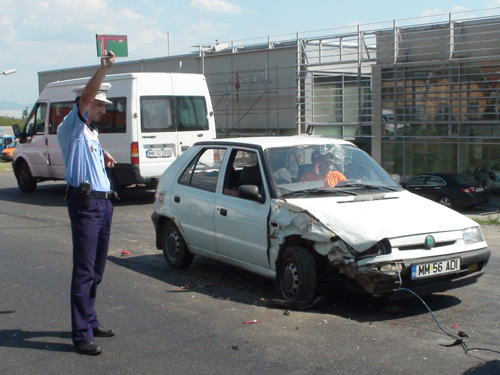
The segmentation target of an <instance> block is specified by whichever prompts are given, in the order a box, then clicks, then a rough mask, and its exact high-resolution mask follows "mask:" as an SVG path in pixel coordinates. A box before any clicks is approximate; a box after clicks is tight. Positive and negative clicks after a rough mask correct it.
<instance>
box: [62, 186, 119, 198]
mask: <svg viewBox="0 0 500 375" xmlns="http://www.w3.org/2000/svg"><path fill="white" fill-rule="evenodd" d="M78 190H79V189H78V188H76V187H73V186H69V185H68V195H69V194H77V193H78ZM114 194H115V193H114V192H112V191H95V190H91V191H90V198H97V199H111V198H113V197H114Z"/></svg>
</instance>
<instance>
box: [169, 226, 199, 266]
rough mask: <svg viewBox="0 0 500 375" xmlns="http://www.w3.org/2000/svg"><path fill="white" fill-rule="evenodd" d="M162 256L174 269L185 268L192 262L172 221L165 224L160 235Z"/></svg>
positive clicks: (191, 257)
mask: <svg viewBox="0 0 500 375" xmlns="http://www.w3.org/2000/svg"><path fill="white" fill-rule="evenodd" d="M162 245H163V246H162V248H163V256H164V257H165V261H166V262H167V264H168V265H169V266H170V267H172V268H175V269H182V268H187V267H189V265H190V264H191V263H192V262H193V254H191V253H190V252H189V250H188V248H187V246H186V243H185V242H184V239H183V238H182V235H181V234H180V232H179V229H178V228H177V227H176V226H175V224H174V223H172V222H169V223H167V224H165V228H164V229H163V236H162Z"/></svg>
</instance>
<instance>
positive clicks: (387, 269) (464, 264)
mask: <svg viewBox="0 0 500 375" xmlns="http://www.w3.org/2000/svg"><path fill="white" fill-rule="evenodd" d="M490 255H491V251H490V250H489V249H488V248H484V249H479V250H474V251H468V252H465V253H461V254H458V255H457V256H456V257H458V258H459V259H460V269H459V270H457V271H455V272H450V273H444V274H438V275H435V276H428V277H422V278H415V277H414V275H412V266H414V265H419V264H423V263H426V264H429V263H439V262H442V261H447V260H449V259H450V256H439V257H429V258H425V259H422V258H419V259H406V260H404V261H395V262H389V263H383V264H382V263H372V264H368V265H363V266H358V265H357V263H355V262H353V263H350V264H347V265H346V267H345V268H344V272H345V274H346V275H347V276H348V277H349V278H350V279H353V280H355V281H357V282H358V283H359V284H360V285H361V286H362V287H363V289H365V290H366V291H367V292H369V293H370V294H372V295H374V296H381V295H385V294H393V293H398V292H399V289H400V288H402V287H405V288H408V289H411V290H412V291H414V292H415V293H417V294H421V295H424V294H431V293H437V292H443V291H446V290H450V289H454V288H458V287H462V286H465V285H469V284H473V283H475V282H476V281H477V279H478V278H479V277H480V276H481V275H482V274H483V273H484V271H483V268H484V266H485V265H486V263H487V262H488V260H489V257H490Z"/></svg>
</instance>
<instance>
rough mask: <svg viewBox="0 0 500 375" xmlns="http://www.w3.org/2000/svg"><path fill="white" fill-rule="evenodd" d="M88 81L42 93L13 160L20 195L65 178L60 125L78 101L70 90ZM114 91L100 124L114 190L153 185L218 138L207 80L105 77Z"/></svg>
mask: <svg viewBox="0 0 500 375" xmlns="http://www.w3.org/2000/svg"><path fill="white" fill-rule="evenodd" d="M88 80H89V78H81V79H72V80H67V81H58V82H53V83H49V84H48V85H47V86H46V87H45V88H44V89H43V91H42V93H41V94H40V97H39V98H38V100H37V102H36V104H35V106H34V107H33V110H32V111H31V114H30V115H29V117H28V119H27V121H26V124H25V126H24V128H23V129H22V131H21V130H20V129H19V127H17V126H14V132H15V133H16V135H18V137H19V140H20V144H19V145H18V147H17V149H16V151H15V152H14V156H13V162H12V163H13V164H12V166H13V169H14V173H15V175H16V178H17V182H18V185H19V188H20V189H21V191H23V192H33V191H34V190H35V189H36V185H37V183H38V182H41V181H47V180H62V179H64V171H65V167H64V161H63V158H62V152H61V149H60V147H59V143H58V141H57V126H58V125H59V124H60V123H61V122H62V120H63V119H64V117H65V116H66V115H67V114H68V113H69V112H70V111H71V109H72V108H73V106H74V102H75V99H76V97H75V92H74V91H73V89H74V88H75V87H78V86H82V85H85V84H86V83H87V81H88ZM104 82H108V83H110V84H111V88H110V90H109V91H108V94H107V97H108V99H109V100H110V101H112V102H113V103H112V104H107V105H106V114H105V115H104V116H103V117H102V118H101V120H100V122H99V123H95V124H94V125H96V126H97V128H98V129H99V139H100V141H101V144H102V147H103V148H104V149H105V150H106V151H108V152H109V153H110V154H111V155H113V157H114V158H115V160H116V162H117V163H116V165H115V167H114V168H113V169H111V170H109V171H108V175H109V178H110V181H111V185H112V188H113V190H115V191H117V192H118V193H120V192H121V191H123V188H124V187H126V186H130V185H135V184H145V185H150V186H154V185H155V184H156V182H157V181H158V179H159V177H160V176H161V174H162V173H163V171H164V170H165V169H166V168H167V167H168V166H169V165H170V164H171V163H172V162H173V161H174V160H175V159H176V158H177V157H178V156H179V155H180V154H181V153H182V152H184V151H185V150H187V149H188V148H189V147H190V146H191V145H192V144H193V143H194V142H197V141H201V140H210V139H214V138H215V121H214V113H213V109H212V102H211V100H210V95H209V92H208V86H207V83H206V79H205V77H204V76H203V75H201V74H186V73H125V74H114V75H108V76H106V79H105V80H104Z"/></svg>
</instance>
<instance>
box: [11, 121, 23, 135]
mask: <svg viewBox="0 0 500 375" xmlns="http://www.w3.org/2000/svg"><path fill="white" fill-rule="evenodd" d="M12 131H13V132H14V135H15V136H16V138H19V137H21V129H19V125H18V124H14V125H12Z"/></svg>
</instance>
